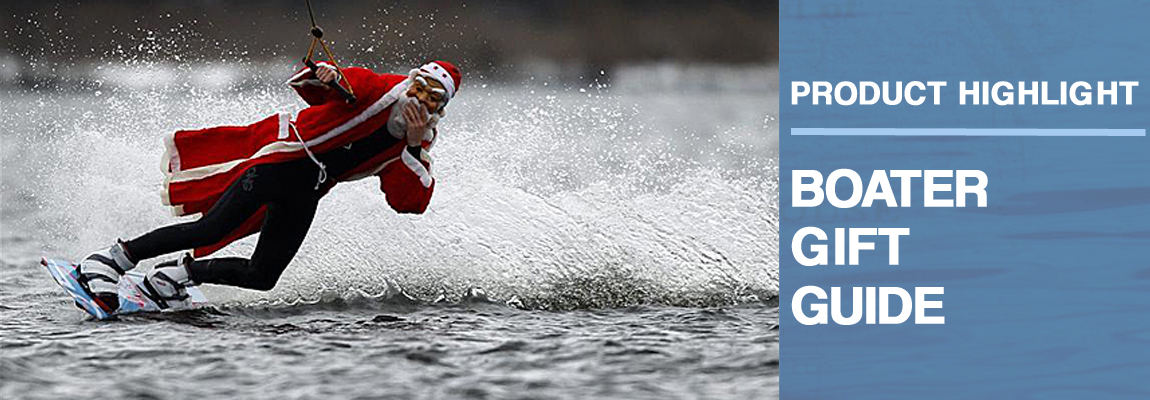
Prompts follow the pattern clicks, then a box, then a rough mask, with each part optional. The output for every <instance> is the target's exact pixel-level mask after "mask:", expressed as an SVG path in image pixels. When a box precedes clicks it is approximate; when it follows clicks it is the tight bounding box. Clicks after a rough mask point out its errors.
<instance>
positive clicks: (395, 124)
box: [387, 92, 439, 140]
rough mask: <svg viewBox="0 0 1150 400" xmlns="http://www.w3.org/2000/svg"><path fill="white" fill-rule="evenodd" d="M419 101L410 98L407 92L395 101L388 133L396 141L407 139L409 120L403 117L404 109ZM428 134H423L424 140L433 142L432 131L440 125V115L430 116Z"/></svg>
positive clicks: (389, 120) (389, 119)
mask: <svg viewBox="0 0 1150 400" xmlns="http://www.w3.org/2000/svg"><path fill="white" fill-rule="evenodd" d="M414 101H417V100H416V99H414V98H411V97H408V96H407V92H404V93H402V94H400V95H399V98H398V99H396V100H395V104H392V105H391V115H390V116H389V117H388V119H387V131H388V132H389V133H391V136H392V137H395V138H396V139H403V138H405V137H407V119H406V118H404V117H403V108H404V107H407V105H408V104H410V103H411V102H414ZM428 121H429V122H430V123H428V124H427V128H428V129H427V132H424V133H423V137H422V139H423V140H431V137H432V134H431V129H433V128H435V125H436V124H438V123H439V113H431V114H430V115H428Z"/></svg>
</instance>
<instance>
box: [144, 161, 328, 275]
mask: <svg viewBox="0 0 1150 400" xmlns="http://www.w3.org/2000/svg"><path fill="white" fill-rule="evenodd" d="M318 172H319V168H317V167H316V166H315V164H312V162H311V160H308V159H306V158H304V159H301V160H295V161H290V162H285V163H279V164H264V165H257V166H253V167H250V168H249V169H248V170H247V171H245V172H244V173H243V175H242V176H241V177H240V178H239V179H237V180H236V181H235V182H233V183H232V184H231V186H229V187H228V189H227V190H226V191H225V192H224V194H223V195H222V196H221V197H220V199H219V201H217V202H216V204H215V205H214V206H212V208H211V210H208V212H207V213H206V214H204V216H203V217H202V218H200V219H198V220H195V221H191V222H186V223H182V224H176V225H171V226H166V227H163V228H159V229H156V230H154V231H152V232H149V233H147V234H144V235H143V236H140V237H139V238H136V239H134V240H131V241H128V242H125V243H124V247H125V249H126V250H127V252H128V255H129V256H130V257H131V258H133V261H136V262H138V261H140V260H144V259H148V258H152V257H157V256H160V255H164V254H168V253H172V252H176V251H180V250H187V249H192V248H196V247H200V246H206V245H211V244H214V243H216V242H218V241H220V240H221V239H223V238H224V237H225V236H226V235H228V234H229V233H231V232H232V231H234V230H235V229H236V228H237V227H239V226H240V224H242V223H243V222H244V221H246V220H247V219H248V218H249V217H251V216H252V215H253V214H254V213H256V211H258V210H259V209H260V207H261V206H267V211H266V212H267V214H266V215H265V216H264V224H263V227H262V228H261V229H260V237H259V242H258V243H257V244H256V249H255V252H254V253H252V257H251V259H247V258H240V257H222V258H213V259H206V260H196V261H194V262H193V263H192V264H191V265H190V266H189V268H188V270H189V271H188V272H189V274H190V275H191V278H192V280H193V281H195V282H197V283H214V284H221V285H229V286H239V287H243V288H248V289H256V290H271V288H272V287H274V286H275V284H276V281H278V280H279V277H280V274H282V273H283V271H284V269H285V268H287V265H288V262H290V261H291V259H292V257H294V256H295V253H296V251H297V250H299V247H300V244H302V243H303V239H304V237H305V236H307V231H308V228H309V227H310V226H311V222H312V218H314V217H315V211H316V207H317V206H318V204H319V197H320V193H319V191H317V190H316V189H315V186H316V179H317V178H318Z"/></svg>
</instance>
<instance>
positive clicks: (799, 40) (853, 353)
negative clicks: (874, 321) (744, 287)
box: [780, 1, 1150, 399]
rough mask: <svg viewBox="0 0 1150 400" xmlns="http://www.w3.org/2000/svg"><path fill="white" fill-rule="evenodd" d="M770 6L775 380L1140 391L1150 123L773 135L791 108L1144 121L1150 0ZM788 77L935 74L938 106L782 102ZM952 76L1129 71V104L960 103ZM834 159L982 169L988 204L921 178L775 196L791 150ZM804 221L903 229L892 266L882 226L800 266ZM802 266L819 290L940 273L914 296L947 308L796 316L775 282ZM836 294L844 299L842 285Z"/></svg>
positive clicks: (1131, 394)
mask: <svg viewBox="0 0 1150 400" xmlns="http://www.w3.org/2000/svg"><path fill="white" fill-rule="evenodd" d="M780 8H781V9H780V31H781V32H780V60H781V70H780V81H781V82H780V84H781V85H780V87H781V88H782V90H783V93H782V95H781V110H780V115H781V118H780V123H781V128H782V130H781V131H780V132H781V137H780V140H781V144H780V146H781V153H780V162H781V167H782V168H781V176H780V184H781V185H780V186H781V188H782V191H781V193H780V201H781V202H782V211H781V219H782V225H781V228H780V230H781V232H780V242H781V243H780V248H781V249H783V252H782V254H781V255H780V258H781V288H780V292H781V293H780V298H781V302H780V314H781V317H782V318H781V319H782V322H781V324H782V326H783V329H782V331H783V332H785V333H784V334H783V339H782V346H781V377H780V379H781V381H780V385H781V396H782V398H783V399H804V398H812V399H848V398H849V399H860V398H882V399H939V398H1025V399H1029V398H1035V399H1039V398H1041V399H1046V398H1150V138H1147V137H897V136H871V137H858V136H791V135H789V132H790V129H792V128H1059V129H1067V128H1081V129H1097V128H1109V129H1118V128H1121V129H1146V128H1150V123H1148V121H1150V113H1148V112H1150V109H1148V107H1147V105H1150V24H1148V22H1150V20H1148V19H1147V16H1150V2H1142V3H1139V2H1119V1H1106V2H1058V1H1011V2H989V1H987V2H962V3H949V2H946V3H944V2H915V1H883V2H861V1H783V3H782V4H781V5H780ZM795 80H801V81H816V80H820V81H830V82H838V81H844V80H850V81H856V82H857V81H860V80H869V81H875V82H881V81H884V80H886V81H892V82H893V81H898V80H901V81H903V82H907V81H911V80H920V81H924V82H925V81H928V80H945V81H948V85H947V87H945V88H944V89H943V93H942V98H943V104H942V105H938V106H935V105H930V104H929V102H928V103H927V104H924V105H921V106H917V107H914V106H909V105H900V106H886V105H883V104H882V103H881V102H880V103H879V104H878V105H873V106H860V105H853V106H846V107H844V106H827V105H821V106H812V105H810V101H809V99H806V98H804V99H803V100H802V101H800V104H799V105H791V98H790V87H791V81H795ZM961 80H965V81H981V80H988V81H991V82H994V81H1000V80H1004V81H1012V82H1014V83H1015V84H1017V81H1019V80H1024V81H1028V82H1029V81H1042V80H1045V81H1049V82H1051V85H1052V88H1056V87H1057V82H1059V81H1070V82H1073V81H1078V80H1083V81H1087V82H1091V85H1092V86H1094V85H1095V83H1096V82H1097V81H1112V80H1113V81H1118V80H1127V81H1129V80H1134V81H1139V82H1140V86H1139V87H1137V88H1135V89H1134V104H1133V105H1118V106H1109V105H1105V106H1098V105H1092V106H1081V107H1080V106H1073V105H1066V106H1017V105H1016V106H1005V107H1004V106H996V105H979V106H975V105H965V106H959V105H958V81H961ZM1121 100H1122V99H1121V98H1120V103H1121ZM839 168H849V169H853V170H855V171H857V172H859V174H860V175H862V176H863V178H864V180H865V179H867V178H869V176H870V173H871V172H872V171H873V170H875V169H884V170H891V169H916V170H918V169H949V170H953V169H979V170H982V171H984V172H986V174H987V175H988V177H989V182H990V183H989V186H988V196H989V199H988V200H989V206H988V207H987V208H974V207H969V208H931V209H927V208H923V207H922V198H923V196H922V194H923V193H922V185H921V179H918V180H916V184H915V185H914V186H915V187H914V191H913V192H912V193H913V196H914V206H913V207H912V208H886V207H873V208H861V207H860V208H854V209H836V208H834V207H832V206H830V205H829V204H826V203H824V204H823V205H822V206H820V207H817V208H794V207H791V205H790V202H791V185H790V171H791V170H793V169H817V170H820V171H822V173H823V174H824V176H825V175H826V174H829V173H830V172H831V171H833V170H835V169H839ZM892 185H893V186H894V189H895V191H896V192H898V191H899V190H900V189H901V188H900V187H899V185H898V181H897V180H893V181H892ZM839 190H840V191H847V190H849V187H848V186H847V185H845V184H844V185H842V186H840V189H839ZM968 201H973V197H971V198H970V199H969V200H968ZM805 226H817V227H820V228H823V229H824V230H826V231H827V232H828V234H831V233H832V232H833V229H834V228H850V227H905V228H910V230H911V234H910V236H908V237H903V238H902V239H901V241H900V245H901V250H902V251H901V265H898V266H889V265H887V263H886V261H887V253H886V251H885V249H886V245H887V243H886V242H885V241H884V240H875V241H876V242H877V243H876V246H875V247H876V250H875V251H863V252H862V255H861V260H862V263H861V265H858V266H834V265H830V266H816V267H805V266H802V265H800V264H798V262H797V261H796V260H795V258H794V256H793V255H792V254H791V252H790V248H791V240H792V238H793V236H794V234H795V232H796V231H797V230H798V229H800V228H802V227H805ZM875 239H879V238H878V237H876V238H875ZM809 244H810V242H808V243H807V245H804V247H807V246H809ZM829 247H831V248H832V251H833V246H829ZM831 260H832V262H833V255H832V257H831ZM807 285H816V286H820V287H822V288H823V289H824V290H826V291H827V292H828V294H829V292H830V290H829V288H830V287H831V286H841V287H843V288H844V289H843V292H844V294H849V293H850V289H849V288H850V287H854V286H899V287H903V288H905V289H907V290H908V291H913V288H914V287H915V286H942V287H945V288H946V294H944V295H941V296H932V297H931V298H930V300H942V301H943V302H944V308H943V309H942V310H933V311H932V312H930V313H929V314H930V315H944V316H946V324H945V325H914V324H913V317H912V319H911V321H908V323H906V324H903V325H864V324H859V325H854V326H837V325H817V326H804V325H801V324H799V323H798V321H796V320H795V319H794V316H793V314H792V313H791V297H792V296H793V295H794V292H795V291H796V290H797V289H798V288H800V287H803V286H807ZM848 297H849V296H848ZM810 298H811V297H808V299H810ZM809 303H810V302H809V300H808V301H807V302H806V303H804V304H808V305H807V306H806V307H809ZM844 309H846V310H847V312H848V313H849V311H850V310H851V305H850V301H849V298H848V299H847V301H845V302H844Z"/></svg>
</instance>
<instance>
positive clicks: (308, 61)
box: [303, 0, 355, 104]
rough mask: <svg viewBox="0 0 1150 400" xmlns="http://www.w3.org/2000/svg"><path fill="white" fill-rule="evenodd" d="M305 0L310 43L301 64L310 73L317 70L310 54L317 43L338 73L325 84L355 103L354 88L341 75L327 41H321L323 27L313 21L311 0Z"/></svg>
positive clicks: (349, 102)
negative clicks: (337, 76)
mask: <svg viewBox="0 0 1150 400" xmlns="http://www.w3.org/2000/svg"><path fill="white" fill-rule="evenodd" d="M305 1H306V2H307V15H308V17H309V18H311V36H312V38H311V45H310V46H308V48H307V56H304V58H303V64H304V65H306V66H307V68H308V69H310V70H311V72H312V73H317V72H318V70H319V66H318V65H316V63H315V61H312V55H314V54H315V49H316V43H318V44H319V47H320V48H321V49H323V53H324V54H325V55H327V59H328V61H329V62H331V65H332V66H333V67H335V71H336V73H338V74H339V79H337V80H334V81H331V82H328V83H327V85H328V86H331V88H332V89H335V90H336V91H337V92H339V94H340V96H343V99H344V101H346V102H347V103H348V104H351V103H355V90H354V89H353V88H352V87H351V82H349V81H348V80H347V79H346V78H345V77H344V76H343V69H342V68H340V67H339V64H338V63H336V61H335V56H333V55H332V53H331V49H329V48H328V47H327V43H325V42H324V41H323V29H320V27H319V25H316V23H315V12H313V11H312V9H311V0H305ZM340 82H343V84H340ZM344 84H346V85H347V87H346V88H345V87H344V86H343V85H344Z"/></svg>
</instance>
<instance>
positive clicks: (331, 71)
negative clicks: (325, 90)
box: [315, 64, 339, 84]
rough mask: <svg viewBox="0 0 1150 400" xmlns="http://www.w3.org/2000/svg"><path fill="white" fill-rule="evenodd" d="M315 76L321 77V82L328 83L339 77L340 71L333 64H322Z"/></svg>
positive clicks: (316, 70)
mask: <svg viewBox="0 0 1150 400" xmlns="http://www.w3.org/2000/svg"><path fill="white" fill-rule="evenodd" d="M315 77H316V79H319V81H320V82H323V83H325V84H327V83H331V82H334V81H335V80H336V79H339V71H336V69H335V67H333V66H330V65H327V64H320V65H319V68H316V69H315Z"/></svg>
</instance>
